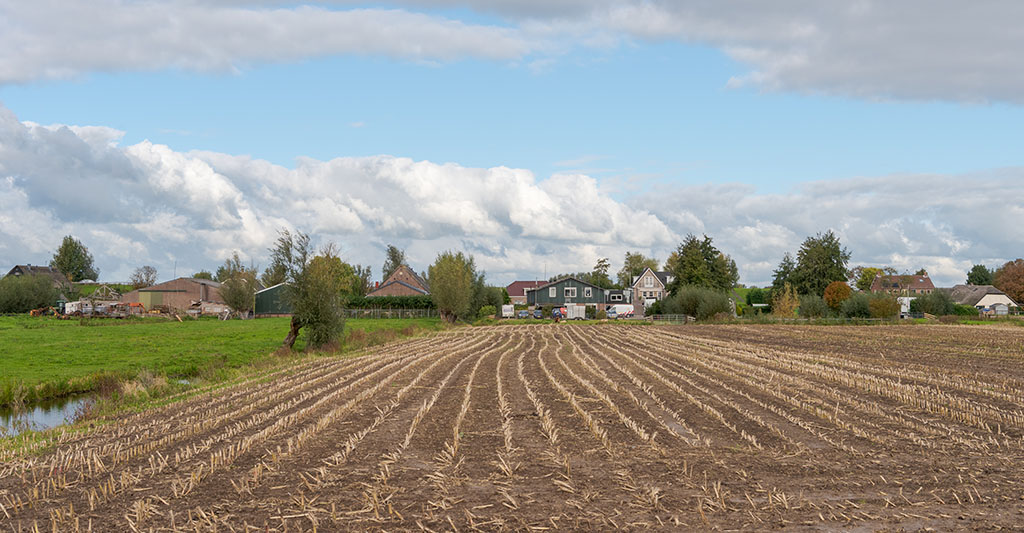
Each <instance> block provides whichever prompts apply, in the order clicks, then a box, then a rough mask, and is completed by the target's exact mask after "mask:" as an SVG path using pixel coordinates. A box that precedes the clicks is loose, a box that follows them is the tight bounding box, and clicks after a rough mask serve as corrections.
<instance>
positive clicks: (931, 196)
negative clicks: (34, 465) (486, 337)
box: [0, 107, 1024, 285]
mask: <svg viewBox="0 0 1024 533" xmlns="http://www.w3.org/2000/svg"><path fill="white" fill-rule="evenodd" d="M120 138H121V133H120V132H117V131H115V130H110V129H106V128H101V127H71V126H61V125H56V126H45V127H44V126H39V125H36V124H31V123H24V122H20V121H18V120H17V117H15V116H14V115H13V114H12V113H11V112H10V111H8V110H6V109H4V108H3V107H0V225H2V227H3V228H4V231H3V232H2V233H0V264H8V265H13V264H16V263H25V262H30V263H33V264H40V263H45V262H46V261H48V260H49V258H50V256H51V255H52V253H53V250H55V249H56V247H57V246H58V244H59V241H60V238H61V236H63V235H66V234H73V235H75V236H77V237H78V238H80V239H82V240H83V241H84V242H85V243H86V245H87V246H90V248H91V249H92V250H93V253H94V254H95V255H96V257H97V260H98V262H99V266H100V269H101V271H102V272H103V274H104V278H106V279H108V280H115V279H117V278H126V277H127V276H128V274H129V273H130V272H131V271H132V269H134V268H135V267H137V266H140V265H143V264H151V265H154V266H156V267H157V268H158V269H159V270H160V272H161V277H167V278H169V277H170V276H171V274H172V268H173V267H172V265H174V264H177V266H178V271H177V274H178V275H182V274H190V273H192V272H194V271H197V270H200V269H203V268H207V269H209V268H214V267H215V266H216V265H217V264H219V263H220V262H222V261H223V260H224V259H226V258H227V257H229V256H230V255H231V253H232V252H233V251H235V250H238V251H239V252H241V255H242V257H243V258H245V259H247V260H252V261H255V262H257V263H264V264H265V263H266V255H267V248H268V247H269V246H271V244H272V243H273V242H274V240H275V238H276V236H277V230H278V229H280V228H289V229H298V230H301V231H305V232H309V233H312V234H314V235H315V236H316V237H317V238H318V239H319V240H320V241H322V242H325V241H328V240H330V241H334V242H336V243H338V244H340V245H341V246H342V249H343V250H344V251H345V254H346V258H347V259H348V260H350V261H353V262H357V263H362V264H370V265H373V266H375V267H376V266H377V265H379V264H380V263H381V262H382V259H383V248H384V246H385V245H386V244H387V243H394V244H397V245H399V246H401V247H404V248H406V249H407V252H408V256H409V257H410V259H411V260H412V262H413V264H414V266H416V267H417V269H420V270H422V269H425V268H426V266H427V265H428V264H429V263H430V262H432V261H433V259H434V257H435V256H436V254H437V253H438V252H439V251H441V250H445V249H460V250H465V251H468V252H470V253H473V254H474V255H475V256H476V258H477V263H478V265H480V266H481V267H482V268H484V269H485V270H487V272H488V273H489V274H490V277H491V279H492V280H493V281H495V282H501V283H504V282H509V281H512V280H514V279H517V278H533V277H536V276H538V275H542V274H543V273H545V272H546V273H547V274H549V275H552V274H555V273H558V272H573V271H580V270H589V269H590V268H591V267H592V266H593V265H594V264H595V263H596V261H597V259H598V258H601V257H609V258H611V260H612V265H613V268H618V265H617V263H618V262H619V261H621V257H622V255H623V254H624V253H625V252H626V251H627V250H640V251H642V252H643V253H645V254H647V255H653V256H655V257H657V258H659V259H662V260H664V259H665V258H666V257H667V255H668V254H669V252H670V251H671V250H672V249H673V248H674V247H675V246H676V245H677V244H678V243H679V241H680V240H681V239H682V238H683V237H684V236H685V235H686V234H687V233H695V234H698V235H699V234H702V233H706V234H708V235H710V236H712V237H713V238H714V239H715V243H716V244H717V245H718V247H719V248H720V249H722V250H724V251H725V252H726V253H729V254H730V255H732V256H733V257H734V258H735V259H736V261H737V263H738V266H739V268H740V273H741V276H742V281H743V282H745V283H752V284H764V283H766V282H768V281H770V279H771V271H772V269H773V268H774V267H775V265H777V264H778V262H779V260H780V259H781V258H782V256H783V254H784V253H785V252H787V251H788V252H795V251H796V250H797V249H798V248H799V246H800V243H801V242H802V241H803V239H805V238H806V237H807V236H810V235H814V234H815V233H817V232H820V231H824V230H828V229H832V230H834V231H835V232H836V233H837V234H838V235H839V237H840V239H841V240H842V242H843V243H844V245H846V246H847V247H848V248H849V249H850V250H851V251H852V252H853V263H855V264H867V265H890V266H893V267H896V268H897V269H899V270H910V271H912V270H916V269H918V268H922V267H923V268H926V269H928V270H929V271H930V272H931V273H932V274H933V276H934V277H935V279H936V281H937V282H938V283H939V284H945V285H952V284H954V283H958V282H961V281H962V279H963V276H964V275H965V274H964V273H965V272H966V270H967V269H969V268H970V266H971V264H973V263H976V262H982V263H985V264H988V265H991V266H996V265H999V264H1001V263H1003V262H1005V261H1007V260H1010V259H1014V258H1016V257H1017V256H1019V255H1021V253H1022V250H1021V249H1020V243H1021V242H1024V226H1021V225H1019V224H1017V223H1016V222H1017V221H1019V220H1021V218H1022V216H1024V207H1022V206H1021V205H1020V203H1019V198H1022V197H1024V169H1022V168H1008V169H999V170H993V171H986V172H979V173H975V174H969V175H899V176H886V177H865V178H853V179H844V180H829V181H819V182H811V183H806V184H803V185H802V186H800V187H799V188H797V189H795V190H793V191H790V192H788V193H783V194H762V193H759V192H757V190H756V188H755V187H753V186H750V185H745V184H725V185H699V186H685V187H683V186H659V187H658V188H656V189H655V190H654V192H652V193H648V194H645V195H643V196H635V197H631V198H629V199H627V200H616V199H614V198H612V197H611V196H609V195H608V194H607V193H605V192H604V191H603V189H602V187H601V183H600V182H599V181H598V180H596V179H595V178H593V177H590V176H587V175H582V174H556V175H554V176H551V177H549V178H546V179H540V178H538V177H536V176H535V175H534V174H533V173H532V172H530V171H528V170H523V169H511V168H506V167H493V168H471V167H464V166H461V165H457V164H453V163H448V164H436V163H432V162H429V161H414V160H411V159H408V158H402V157H394V156H387V155H381V156H374V157H340V158H336V159H331V160H329V161H319V160H314V159H300V160H299V161H298V163H297V165H296V166H295V168H286V167H282V166H279V165H275V164H273V163H270V162H268V161H264V160H259V159H253V158H251V157H248V156H235V155H231V154H223V153H217V152H200V151H196V152H188V153H182V152H176V151H174V150H171V149H170V148H168V147H166V146H162V145H156V144H152V143H149V142H142V143H138V144H134V145H131V146H120V145H119V144H118V140H119V139H120ZM994 228H998V230H995V229H994ZM0 268H2V267H0Z"/></svg>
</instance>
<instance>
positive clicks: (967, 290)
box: [949, 285, 1019, 314]
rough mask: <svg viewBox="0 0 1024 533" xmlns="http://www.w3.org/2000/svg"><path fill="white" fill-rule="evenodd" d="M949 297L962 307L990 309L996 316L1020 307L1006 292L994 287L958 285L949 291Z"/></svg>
mask: <svg viewBox="0 0 1024 533" xmlns="http://www.w3.org/2000/svg"><path fill="white" fill-rule="evenodd" d="M949 297H950V298H952V299H953V301H954V302H956V303H958V304H960V305H969V306H971V307H974V308H976V309H979V310H982V311H984V310H986V309H988V310H991V311H992V312H994V313H996V314H1006V311H1007V310H1009V308H1011V307H1019V305H1018V304H1017V302H1014V301H1013V299H1012V298H1010V297H1009V296H1007V295H1006V293H1005V292H1003V291H1001V290H999V289H997V288H995V287H993V286H992V285H956V286H954V287H953V288H952V289H949Z"/></svg>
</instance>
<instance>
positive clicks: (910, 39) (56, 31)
mask: <svg viewBox="0 0 1024 533" xmlns="http://www.w3.org/2000/svg"><path fill="white" fill-rule="evenodd" d="M366 5H367V2H365V1H360V0H326V1H313V2H305V3H303V5H300V6H296V5H295V3H294V2H285V1H284V0H236V1H221V2H203V1H199V0H155V1H150V2H135V1H132V0H96V1H92V2H76V1H71V0H37V1H32V2H23V1H18V0H0V83H12V82H15V83H17V82H26V81H32V80H38V79H56V78H67V77H73V76H77V75H81V74H83V73H89V72H97V71H100V72H106V71H124V70H129V71H147V70H156V69H166V68H180V69H190V70H199V71H207V70H218V71H224V70H229V71H230V70H234V69H239V68H244V67H245V66H247V65H250V64H254V63H261V62H280V61H294V60H301V59H305V58H309V57H319V56H325V55H338V54H360V55H377V56H386V57H393V58H400V59H405V60H412V61H424V62H446V61H452V60H458V59H461V58H466V57H474V58H482V59H487V60H497V61H505V62H511V63H518V64H523V65H532V66H533V67H535V68H536V67H538V66H541V67H540V68H541V70H543V69H550V68H552V64H553V63H552V61H553V60H554V59H555V58H558V57H559V56H561V55H562V54H566V53H571V52H572V51H573V50H577V49H580V48H584V49H587V48H607V47H614V46H618V45H620V44H622V43H627V42H652V41H677V42H686V43H698V44H702V45H709V46H712V47H716V48H718V49H720V50H722V51H723V52H724V53H726V54H728V55H729V56H730V57H731V58H733V59H735V60H736V61H738V62H739V63H741V64H743V65H746V66H747V68H748V70H746V71H742V72H737V73H736V75H735V76H734V77H732V78H731V79H728V80H722V82H723V85H729V86H732V87H739V86H748V85H752V86H756V87H759V88H764V89H768V90H792V91H800V92H811V93H826V94H838V95H843V96H850V97H855V98H867V99H879V98H881V99H911V100H931V99H941V100H955V101H1009V102H1015V103H1017V102H1020V101H1021V95H1022V94H1024V91H1022V90H1021V89H1022V88H1024V55H1021V54H1019V53H1017V52H1016V51H1017V50H1019V49H1020V48H1021V47H1022V45H1024V33H1021V32H1020V31H1018V29H1017V21H1018V20H1020V19H1021V17H1022V16H1024V4H1021V3H1019V2H1013V1H1010V0H1002V1H992V2H982V3H979V2H958V1H953V0H939V1H932V0H909V1H905V2H886V1H884V0H854V1H850V2H843V3H834V2H816V1H810V0H778V1H774V2H763V1H757V0H695V1H687V2H678V1H675V0H488V1H484V0H397V1H393V2H389V3H388V5H391V6H398V8H397V9H381V8H366V7H364V6H366ZM460 8H462V9H468V10H469V11H470V12H473V11H475V12H477V13H480V14H484V15H485V16H487V17H490V18H491V19H493V20H497V21H498V24H490V25H486V24H478V23H473V22H464V21H462V20H459V19H458V18H455V17H456V15H452V13H459V11H458V9H460ZM438 13H445V14H446V15H440V14H438Z"/></svg>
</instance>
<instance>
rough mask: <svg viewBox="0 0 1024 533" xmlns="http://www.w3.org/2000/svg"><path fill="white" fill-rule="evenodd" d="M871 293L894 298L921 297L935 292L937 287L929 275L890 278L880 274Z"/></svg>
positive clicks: (907, 275)
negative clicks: (889, 295)
mask: <svg viewBox="0 0 1024 533" xmlns="http://www.w3.org/2000/svg"><path fill="white" fill-rule="evenodd" d="M870 290H871V292H874V293H883V294H891V295H893V296H921V295H924V294H930V293H931V292H932V291H934V290H935V285H934V284H933V283H932V279H931V278H929V277H928V274H922V275H910V274H903V275H895V276H889V275H885V276H883V275H882V274H879V275H877V276H875V279H874V281H872V282H871V289H870Z"/></svg>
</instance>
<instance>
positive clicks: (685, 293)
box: [658, 286, 732, 320]
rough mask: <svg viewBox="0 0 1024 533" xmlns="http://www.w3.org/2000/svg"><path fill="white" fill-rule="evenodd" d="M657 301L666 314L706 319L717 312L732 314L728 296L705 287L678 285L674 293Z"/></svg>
mask: <svg viewBox="0 0 1024 533" xmlns="http://www.w3.org/2000/svg"><path fill="white" fill-rule="evenodd" d="M658 303H661V304H662V305H661V310H662V311H664V313H666V314H672V315H675V314H679V315H689V316H693V317H697V319H698V320H707V319H709V318H712V317H714V316H715V315H717V314H719V313H728V314H729V315H730V316H731V315H732V309H731V305H730V304H729V297H728V296H726V295H725V293H722V292H719V291H716V290H714V289H708V288H706V287H695V286H685V287H680V288H679V289H677V290H676V292H675V294H673V295H672V296H670V297H668V298H666V299H665V300H664V301H663V302H658Z"/></svg>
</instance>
